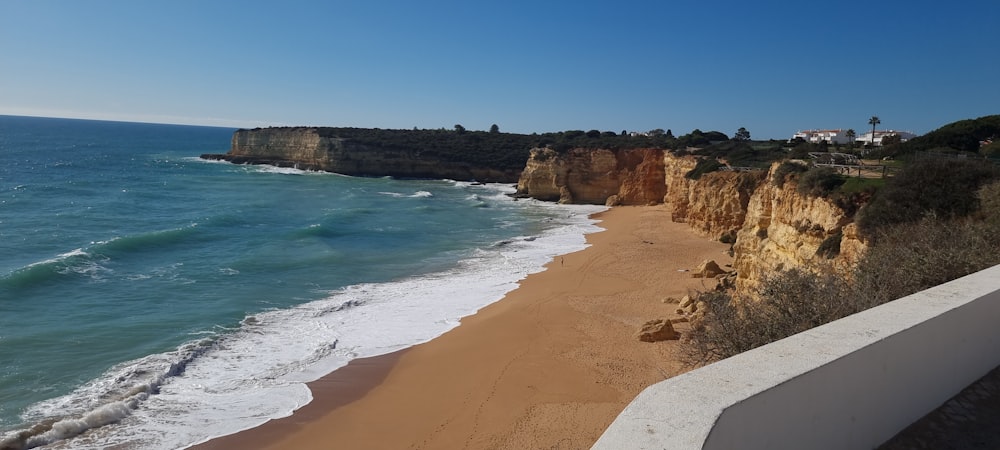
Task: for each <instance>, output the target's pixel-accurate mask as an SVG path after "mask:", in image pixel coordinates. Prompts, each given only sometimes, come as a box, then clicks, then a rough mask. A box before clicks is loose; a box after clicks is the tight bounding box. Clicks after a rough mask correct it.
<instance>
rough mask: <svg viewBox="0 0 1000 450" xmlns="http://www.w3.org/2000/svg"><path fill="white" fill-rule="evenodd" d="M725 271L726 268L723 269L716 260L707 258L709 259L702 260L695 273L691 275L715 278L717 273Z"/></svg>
mask: <svg viewBox="0 0 1000 450" xmlns="http://www.w3.org/2000/svg"><path fill="white" fill-rule="evenodd" d="M725 273H727V272H726V271H725V270H722V268H721V267H719V265H718V264H717V263H716V262H715V261H712V260H707V261H702V263H701V264H700V265H699V266H698V268H697V269H695V270H694V273H692V274H691V276H692V277H694V278H715V277H716V276H717V275H721V274H725Z"/></svg>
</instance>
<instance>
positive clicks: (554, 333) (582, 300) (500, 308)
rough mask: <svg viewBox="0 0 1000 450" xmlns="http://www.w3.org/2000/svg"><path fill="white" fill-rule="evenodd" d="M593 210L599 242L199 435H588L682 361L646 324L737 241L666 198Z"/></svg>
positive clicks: (333, 441)
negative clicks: (699, 226)
mask: <svg viewBox="0 0 1000 450" xmlns="http://www.w3.org/2000/svg"><path fill="white" fill-rule="evenodd" d="M597 217H598V218H599V219H600V220H601V221H602V222H601V224H600V226H601V227H602V228H605V229H606V231H603V232H600V233H595V234H591V235H589V236H588V241H589V242H590V243H591V244H593V245H592V246H591V247H589V248H587V249H586V250H583V251H580V252H576V253H571V254H568V255H565V256H563V257H557V258H555V260H554V261H553V262H551V263H550V264H549V265H548V266H547V267H548V269H547V270H546V271H544V272H541V273H537V274H533V275H531V276H529V277H528V278H527V279H525V280H524V281H523V282H522V283H521V285H520V287H519V288H518V289H516V290H514V291H512V292H510V293H509V294H507V296H506V297H505V298H504V299H503V300H501V301H499V302H497V303H494V304H492V305H490V306H488V307H486V308H483V309H482V310H481V311H479V312H478V313H477V314H475V315H473V316H470V317H466V318H465V319H463V320H462V324H461V325H460V326H459V327H458V328H455V329H453V330H451V331H449V332H448V333H446V334H444V335H442V336H440V337H438V338H436V339H434V340H432V341H430V342H428V343H425V344H421V345H418V346H415V347H412V348H410V349H407V350H403V351H400V352H396V353H393V354H390V355H385V356H382V357H376V358H366V359H360V360H355V361H353V362H351V364H349V365H348V366H347V367H344V368H342V369H340V370H338V371H336V372H334V373H332V374H330V375H329V376H327V377H325V378H323V379H322V380H319V381H316V382H314V383H312V384H310V387H311V388H312V389H313V393H314V396H315V399H314V400H313V402H312V403H310V404H309V405H307V406H306V407H304V408H302V409H300V410H299V411H296V412H295V414H293V415H292V416H291V417H287V418H284V419H280V420H274V421H271V422H268V423H267V424H264V425H263V426H261V427H258V428H254V429H251V430H247V431H244V432H241V433H237V434H235V435H232V436H228V437H225V438H220V439H216V440H213V441H210V442H208V443H207V444H203V445H201V446H199V447H197V448H201V449H206V448H213V449H246V448H268V449H272V448H273V449H288V448H294V449H332V448H344V449H404V448H419V449H460V448H469V449H484V448H490V449H492V448H507V449H537V448H553V449H556V448H558V449H578V448H589V447H590V446H591V445H592V444H593V443H594V442H595V441H596V440H597V438H598V437H599V436H600V435H601V433H603V432H604V429H605V428H606V427H607V426H608V424H610V423H611V421H612V420H614V418H615V417H616V416H617V415H618V413H619V412H621V410H622V409H623V408H624V407H625V405H627V404H628V403H629V402H630V401H631V400H632V399H633V398H634V397H635V396H636V395H637V394H638V393H639V392H640V391H641V390H642V389H643V388H645V387H646V386H648V385H650V384H653V383H656V382H658V381H660V380H663V379H665V378H668V377H671V376H674V375H677V374H679V373H681V372H682V371H684V370H685V367H684V366H683V365H682V364H681V363H680V362H679V361H678V358H677V352H678V350H679V345H680V344H679V343H678V341H665V342H658V343H647V342H640V341H639V340H638V339H637V338H636V333H637V331H638V329H639V328H640V327H641V325H642V324H643V323H645V322H646V321H649V320H652V319H657V318H671V317H676V315H675V314H674V310H675V309H676V307H677V305H675V304H672V303H666V304H665V303H664V302H663V300H664V299H666V298H668V297H675V298H679V297H681V296H683V295H685V294H686V293H688V292H689V291H691V290H707V289H711V288H712V287H714V285H715V281H714V280H701V279H695V278H692V277H691V274H690V272H684V271H683V270H691V271H693V269H694V268H695V267H696V266H697V265H698V264H699V263H700V262H702V261H703V260H706V259H712V260H715V261H716V262H718V263H719V265H720V266H722V265H724V264H728V263H731V262H732V260H731V258H730V257H729V256H727V255H725V253H724V252H725V250H727V249H728V245H726V244H722V243H720V242H717V241H713V240H711V239H709V238H706V237H703V236H699V235H697V234H695V233H694V232H693V231H692V230H691V229H689V228H688V227H687V226H686V225H684V224H678V223H672V222H671V221H670V213H669V210H668V209H667V208H666V207H663V206H656V207H617V208H613V209H611V210H609V211H607V212H605V213H601V214H599V215H598V216H597ZM679 325H681V327H678V329H679V330H681V331H683V329H684V328H683V324H679Z"/></svg>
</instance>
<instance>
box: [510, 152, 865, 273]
mask: <svg viewBox="0 0 1000 450" xmlns="http://www.w3.org/2000/svg"><path fill="white" fill-rule="evenodd" d="M696 164H697V160H696V159H695V158H694V157H692V156H685V157H678V156H674V155H672V154H670V153H664V152H662V151H659V150H619V151H610V150H580V149H578V150H571V151H568V152H564V153H557V152H555V151H553V150H550V149H535V150H533V151H532V152H531V158H530V159H529V161H528V164H527V166H526V169H525V170H524V172H523V173H522V174H521V178H520V180H519V181H518V193H519V194H520V195H523V196H529V197H534V198H539V199H544V200H558V201H562V202H575V203H594V204H625V205H645V204H650V203H661V202H662V203H665V204H666V205H667V206H668V207H669V208H670V210H671V218H672V220H674V221H675V222H685V223H687V224H689V225H690V226H691V228H693V229H695V230H696V231H698V232H700V233H702V234H704V235H706V236H710V237H711V238H713V239H725V240H733V242H734V244H733V252H734V256H735V261H734V264H733V268H734V269H735V270H736V272H737V273H738V278H737V287H738V288H739V289H752V288H753V287H754V286H756V284H757V283H758V282H759V281H760V280H761V278H762V277H763V276H765V275H767V274H769V273H774V272H777V271H780V270H782V269H788V268H792V267H800V268H807V269H814V270H821V268H826V267H829V268H832V269H834V270H837V271H840V272H842V273H845V274H846V273H848V272H849V270H850V268H851V267H853V265H854V264H855V263H856V261H857V260H858V258H860V256H861V254H862V253H863V252H864V249H865V244H864V243H863V242H862V241H861V240H860V239H859V237H858V235H857V232H856V227H855V226H854V224H853V223H852V218H851V217H850V216H849V215H848V214H847V213H846V212H845V211H843V210H842V209H840V208H839V207H838V206H837V205H835V204H834V203H833V202H830V201H829V200H827V199H825V198H818V197H812V196H808V195H803V194H800V193H798V192H797V190H796V185H795V182H794V181H789V182H786V183H784V184H782V185H780V186H779V185H775V184H774V183H773V181H772V177H771V175H772V173H773V170H774V168H775V167H776V166H775V167H772V168H771V170H769V171H765V170H759V171H749V172H725V171H723V172H710V173H706V174H704V175H702V176H701V177H699V178H698V179H690V178H688V177H686V176H685V175H687V174H688V173H689V172H691V170H693V169H694V168H695V166H696Z"/></svg>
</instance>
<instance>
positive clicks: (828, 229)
mask: <svg viewBox="0 0 1000 450" xmlns="http://www.w3.org/2000/svg"><path fill="white" fill-rule="evenodd" d="M776 167H777V165H774V166H772V168H771V173H773V171H774V169H775V168H776ZM821 247H822V248H823V251H821ZM865 248H866V245H865V243H864V242H862V241H861V240H860V238H859V236H858V233H857V227H856V226H855V224H854V223H853V221H852V218H851V217H848V216H847V215H846V214H845V212H844V211H843V210H842V209H841V208H840V207H838V206H837V205H835V204H834V203H833V202H831V201H830V200H828V199H826V198H821V197H812V196H808V195H803V194H800V193H799V192H797V191H796V184H795V182H793V181H787V182H785V183H784V184H782V185H780V186H776V185H775V184H774V183H773V182H772V179H771V177H770V176H768V179H767V182H766V183H763V184H761V185H760V187H758V188H757V189H756V190H754V192H753V195H752V196H751V198H750V202H749V204H748V208H747V215H746V220H745V221H744V223H743V227H742V228H741V229H740V230H739V232H738V233H737V236H736V243H735V244H734V246H733V251H734V256H735V261H734V263H733V268H734V269H736V272H737V273H738V283H737V286H738V287H740V288H742V289H752V288H753V287H754V286H756V284H757V283H758V282H759V281H760V280H761V279H762V277H763V276H765V275H767V274H769V273H774V272H777V271H780V270H782V269H789V268H793V267H798V268H805V269H812V270H819V269H821V268H832V269H833V270H836V271H838V272H841V273H843V274H845V275H846V274H848V273H849V272H850V269H851V268H853V267H854V265H855V264H856V263H857V261H858V259H859V258H860V257H861V255H862V253H864V250H865ZM827 249H830V250H832V252H828V251H827Z"/></svg>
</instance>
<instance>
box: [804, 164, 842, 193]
mask: <svg viewBox="0 0 1000 450" xmlns="http://www.w3.org/2000/svg"><path fill="white" fill-rule="evenodd" d="M846 180H847V179H846V178H844V177H843V176H842V175H840V174H838V173H837V171H835V170H833V169H831V168H829V167H811V168H809V170H807V171H806V172H805V173H803V174H802V176H800V177H799V185H798V187H797V188H796V190H797V191H798V192H799V193H800V194H802V195H810V196H813V197H827V196H829V195H830V193H832V192H833V191H834V190H836V189H837V188H838V187H840V185H842V184H844V182H845V181H846Z"/></svg>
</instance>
